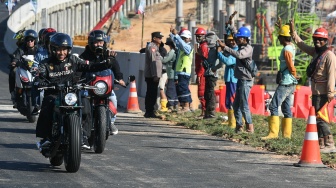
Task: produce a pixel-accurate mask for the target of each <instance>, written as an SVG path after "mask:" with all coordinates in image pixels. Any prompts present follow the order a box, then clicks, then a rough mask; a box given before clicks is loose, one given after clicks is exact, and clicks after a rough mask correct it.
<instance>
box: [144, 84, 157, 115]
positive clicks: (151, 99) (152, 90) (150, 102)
mask: <svg viewBox="0 0 336 188" xmlns="http://www.w3.org/2000/svg"><path fill="white" fill-rule="evenodd" d="M145 81H146V83H147V91H146V97H145V109H146V113H152V112H154V106H155V103H156V98H157V88H158V86H159V82H154V80H153V78H145Z"/></svg>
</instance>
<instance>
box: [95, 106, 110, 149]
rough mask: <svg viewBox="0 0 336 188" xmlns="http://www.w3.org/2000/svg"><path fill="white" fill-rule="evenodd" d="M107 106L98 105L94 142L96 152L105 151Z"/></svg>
mask: <svg viewBox="0 0 336 188" xmlns="http://www.w3.org/2000/svg"><path fill="white" fill-rule="evenodd" d="M106 125H107V119H106V107H105V106H98V107H97V108H96V114H95V122H94V130H95V140H94V144H93V150H94V151H95V153H103V151H104V149H105V143H106Z"/></svg>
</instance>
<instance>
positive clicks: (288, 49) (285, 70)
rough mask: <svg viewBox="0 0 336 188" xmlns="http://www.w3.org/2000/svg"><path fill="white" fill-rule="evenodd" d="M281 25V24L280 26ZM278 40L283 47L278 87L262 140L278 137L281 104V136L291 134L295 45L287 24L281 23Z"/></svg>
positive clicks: (295, 81) (294, 79)
mask: <svg viewBox="0 0 336 188" xmlns="http://www.w3.org/2000/svg"><path fill="white" fill-rule="evenodd" d="M280 27H281V26H280ZM278 40H279V42H280V44H281V45H283V46H284V47H283V49H282V51H281V53H280V57H279V60H280V66H279V72H280V73H279V74H280V78H281V79H279V81H278V83H277V84H278V87H277V88H276V90H275V93H274V95H273V98H272V101H271V103H270V105H269V110H270V113H271V116H270V118H269V121H268V126H269V133H268V136H266V137H262V138H261V139H262V140H267V139H273V138H278V134H279V127H280V124H279V112H278V108H279V106H281V111H282V113H283V115H284V118H282V123H281V125H282V136H283V137H284V138H291V135H292V111H291V106H290V105H291V104H292V102H293V101H292V97H291V96H292V95H293V93H294V90H295V85H296V84H297V83H298V81H297V79H296V69H295V67H294V60H295V46H294V44H293V43H292V42H291V35H290V33H289V25H283V26H282V27H281V28H280V30H279V35H278Z"/></svg>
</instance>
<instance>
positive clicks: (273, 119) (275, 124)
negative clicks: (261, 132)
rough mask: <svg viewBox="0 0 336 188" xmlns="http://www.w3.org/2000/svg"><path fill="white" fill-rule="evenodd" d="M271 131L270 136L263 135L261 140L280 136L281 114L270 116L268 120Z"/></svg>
mask: <svg viewBox="0 0 336 188" xmlns="http://www.w3.org/2000/svg"><path fill="white" fill-rule="evenodd" d="M268 126H269V133H268V136H265V137H261V140H268V139H274V138H278V135H279V116H270V118H269V120H268Z"/></svg>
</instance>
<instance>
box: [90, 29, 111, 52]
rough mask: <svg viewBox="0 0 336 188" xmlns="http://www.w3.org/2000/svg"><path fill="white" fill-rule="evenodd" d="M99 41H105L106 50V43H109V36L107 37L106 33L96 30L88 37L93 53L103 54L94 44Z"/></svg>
mask: <svg viewBox="0 0 336 188" xmlns="http://www.w3.org/2000/svg"><path fill="white" fill-rule="evenodd" d="M97 41H104V46H103V47H104V48H106V43H108V42H109V39H108V36H107V35H106V33H105V32H104V31H101V30H94V31H91V32H90V34H89V37H88V43H89V47H90V48H91V50H92V51H94V52H98V51H99V52H101V50H102V49H101V47H98V48H99V50H97V49H96V48H97V47H95V46H94V45H93V43H94V42H97Z"/></svg>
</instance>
